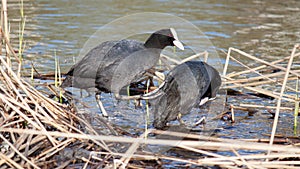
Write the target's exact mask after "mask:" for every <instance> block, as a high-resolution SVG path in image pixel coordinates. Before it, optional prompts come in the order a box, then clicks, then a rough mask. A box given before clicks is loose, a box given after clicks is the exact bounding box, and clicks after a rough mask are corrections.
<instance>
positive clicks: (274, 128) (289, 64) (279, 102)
mask: <svg viewBox="0 0 300 169" xmlns="http://www.w3.org/2000/svg"><path fill="white" fill-rule="evenodd" d="M298 47H299V44H296V45H295V47H294V49H293V51H292V54H291V57H290V59H289V62H288V65H287V68H286V74H285V76H284V80H283V84H282V88H281V91H280V95H279V96H280V97H279V98H278V100H277V107H276V113H275V117H274V122H273V127H272V134H271V138H270V146H269V147H271V146H272V145H273V141H274V137H275V133H276V128H277V123H278V118H279V112H280V107H281V100H282V99H281V98H282V96H283V93H284V91H285V86H286V83H287V79H288V77H289V74H290V69H291V66H292V64H293V60H294V56H295V52H296V49H297V48H298ZM270 153H271V150H270V149H269V150H268V155H269V154H270Z"/></svg>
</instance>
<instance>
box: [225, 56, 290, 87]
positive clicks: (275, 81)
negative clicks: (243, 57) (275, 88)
mask: <svg viewBox="0 0 300 169" xmlns="http://www.w3.org/2000/svg"><path fill="white" fill-rule="evenodd" d="M231 59H232V60H234V61H235V62H237V63H239V64H240V65H242V66H244V67H245V68H247V69H248V70H250V69H251V68H250V67H248V66H247V65H245V64H243V63H242V62H240V61H238V60H237V59H235V58H234V57H231ZM253 73H255V74H258V75H259V76H260V77H263V78H265V79H268V80H270V81H272V82H274V83H276V84H278V85H281V86H282V84H281V83H279V82H278V81H277V80H274V79H271V78H269V77H267V76H265V75H263V74H261V73H259V72H257V71H253ZM287 88H288V89H290V90H295V89H293V88H291V87H289V86H287Z"/></svg>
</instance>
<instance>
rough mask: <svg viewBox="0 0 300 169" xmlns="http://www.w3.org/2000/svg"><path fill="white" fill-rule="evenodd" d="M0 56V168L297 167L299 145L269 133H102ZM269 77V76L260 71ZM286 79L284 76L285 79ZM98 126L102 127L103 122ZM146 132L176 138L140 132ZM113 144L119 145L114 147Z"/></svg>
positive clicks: (299, 154)
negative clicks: (241, 136) (252, 136)
mask: <svg viewBox="0 0 300 169" xmlns="http://www.w3.org/2000/svg"><path fill="white" fill-rule="evenodd" d="M295 49H296V47H295ZM295 55H296V54H294V56H295ZM199 56H202V55H199ZM194 57H195V56H192V57H191V58H194ZM0 61H1V65H2V66H1V69H0V72H1V79H2V81H1V88H0V89H1V93H0V98H1V103H0V108H1V111H0V112H1V116H0V132H1V134H0V140H1V142H0V145H1V153H0V156H1V160H0V167H1V168H45V167H46V168H72V167H75V168H98V167H100V168H105V167H106V168H143V167H145V166H148V167H150V166H152V167H153V166H155V167H159V166H161V165H163V164H164V163H166V162H165V161H168V162H170V161H171V162H172V161H173V162H179V163H180V164H184V165H185V166H220V167H222V168H223V167H224V168H240V167H244V168H297V166H298V165H300V162H299V158H300V148H298V146H297V144H294V145H292V144H290V145H273V144H270V143H271V142H273V141H274V138H273V140H272V137H270V139H269V140H264V143H257V142H253V140H238V139H220V138H214V137H208V136H201V135H195V134H192V133H190V134H187V133H180V132H171V131H160V130H154V129H152V130H147V132H145V133H143V134H141V135H140V136H128V135H126V134H125V135H122V134H120V133H117V135H115V136H113V135H107V134H102V133H100V132H98V131H96V130H95V129H94V128H93V127H92V124H91V123H90V122H88V121H87V120H86V119H85V118H83V117H82V115H80V114H79V113H78V112H77V111H76V108H75V107H73V106H72V105H65V104H61V103H59V102H58V101H55V100H54V99H51V98H48V97H46V96H45V94H44V93H41V92H40V91H38V90H36V89H35V88H34V87H33V86H31V84H30V83H28V82H27V81H26V80H24V79H23V78H22V77H18V76H17V74H15V72H14V71H13V70H12V68H11V67H10V66H9V65H8V64H7V62H6V61H5V60H4V59H3V57H1V58H0ZM178 63H180V61H178ZM248 69H250V70H251V69H253V68H248ZM285 70H286V72H288V71H289V69H285ZM294 72H295V73H297V71H294ZM251 73H252V72H251ZM236 74H238V73H236ZM275 74H276V73H275ZM277 74H279V73H277ZM281 75H283V74H281ZM285 75H286V74H285ZM258 76H259V77H260V76H263V75H262V74H259V75H258ZM278 76H279V75H278ZM286 76H287V75H286ZM290 76H295V75H294V74H290ZM228 77H230V79H231V81H232V83H230V80H226V81H224V84H225V85H224V86H223V88H226V87H227V86H230V85H236V84H240V83H247V82H248V81H245V82H244V81H242V80H241V81H238V80H239V79H238V78H233V77H235V76H232V74H228V76H227V75H226V74H225V77H224V79H229V78H228ZM270 77H273V76H270V75H267V76H266V78H270ZM274 77H275V75H274ZM252 79H255V78H253V77H252ZM256 79H260V78H256ZM287 79H288V78H287V77H286V78H285V83H287ZM250 81H252V80H250ZM248 83H249V82H248ZM246 87H247V86H245V89H247V88H246ZM255 88H258V87H257V86H255ZM260 91H261V90H256V92H260ZM270 93H271V92H270ZM264 94H265V92H264ZM57 95H58V96H59V94H57ZM273 95H274V94H272V96H273ZM278 97H282V98H283V97H284V96H283V95H278ZM286 98H288V97H286ZM241 106H243V105H241ZM234 108H236V107H234ZM273 108H277V107H273ZM102 123H103V121H102ZM103 126H104V127H107V126H105V125H104V124H103ZM110 127H112V126H110ZM149 134H155V135H165V136H170V137H171V136H176V137H177V138H176V139H155V138H150V137H147V138H146V136H147V135H149ZM257 141H260V140H257ZM148 145H155V146H163V147H164V146H167V147H170V149H172V150H174V151H176V150H177V149H178V150H180V151H185V152H188V153H194V154H198V155H195V158H183V157H181V158H179V157H176V156H171V155H170V154H166V153H157V152H156V153H154V152H151V151H149V150H148V149H145V146H148ZM118 146H121V147H123V149H122V150H119V149H117V148H116V147H118ZM240 151H258V152H261V153H256V154H251V155H244V154H240V153H239V152H240ZM217 152H232V155H231V156H225V155H220V154H218V153H217Z"/></svg>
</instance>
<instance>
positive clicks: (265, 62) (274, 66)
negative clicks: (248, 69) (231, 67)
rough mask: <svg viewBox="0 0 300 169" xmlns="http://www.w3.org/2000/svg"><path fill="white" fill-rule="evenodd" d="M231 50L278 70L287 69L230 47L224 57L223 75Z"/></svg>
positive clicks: (292, 72) (296, 74)
mask: <svg viewBox="0 0 300 169" xmlns="http://www.w3.org/2000/svg"><path fill="white" fill-rule="evenodd" d="M231 51H235V52H237V53H239V54H241V55H243V56H245V57H247V58H249V59H252V60H254V61H256V62H259V63H262V64H264V65H267V66H271V67H273V68H276V69H280V70H282V71H285V72H286V71H287V69H286V68H284V67H282V66H278V65H275V64H272V63H269V62H267V61H265V60H262V59H259V58H257V57H255V56H252V55H250V54H248V53H246V52H244V51H241V50H239V49H235V48H231V47H230V48H229V50H228V54H227V58H226V63H225V66H224V69H223V76H226V72H227V69H228V64H229V59H230V58H231V55H230V53H231ZM294 56H295V55H294ZM290 73H291V74H293V75H295V76H300V74H298V73H296V72H294V71H290Z"/></svg>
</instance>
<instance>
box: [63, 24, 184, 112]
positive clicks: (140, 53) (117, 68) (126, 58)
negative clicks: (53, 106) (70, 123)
mask: <svg viewBox="0 0 300 169" xmlns="http://www.w3.org/2000/svg"><path fill="white" fill-rule="evenodd" d="M166 46H177V47H178V48H180V49H184V47H183V45H182V44H181V43H180V42H179V40H178V37H177V34H176V32H175V30H174V29H173V28H170V29H162V30H159V31H156V32H154V33H153V34H151V36H150V37H149V38H148V39H147V41H146V42H145V43H142V42H139V41H136V40H128V39H123V40H120V41H107V42H104V43H102V44H100V45H98V46H97V47H95V48H94V49H92V50H91V51H89V52H88V53H87V55H86V56H85V57H83V58H82V59H81V60H80V61H79V62H78V63H76V64H75V65H74V66H72V68H71V69H70V70H69V72H68V73H67V77H66V79H65V80H64V81H63V83H62V85H61V86H62V87H76V88H80V89H88V88H93V87H95V88H97V92H96V100H97V101H98V102H97V103H98V105H99V107H100V109H101V111H102V113H103V115H104V116H107V113H106V112H105V109H104V107H103V105H102V103H101V101H100V93H101V92H106V93H110V92H112V93H114V94H115V97H116V98H117V99H127V97H125V96H121V95H119V92H120V90H121V89H122V88H123V87H125V86H128V85H129V84H130V83H133V82H136V81H137V80H138V79H139V78H140V77H141V76H142V75H143V74H144V73H145V72H146V71H147V70H148V69H150V68H152V67H154V66H155V65H156V63H157V62H158V60H159V57H160V53H161V51H162V50H163V49H164V48H165V47H166Z"/></svg>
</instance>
